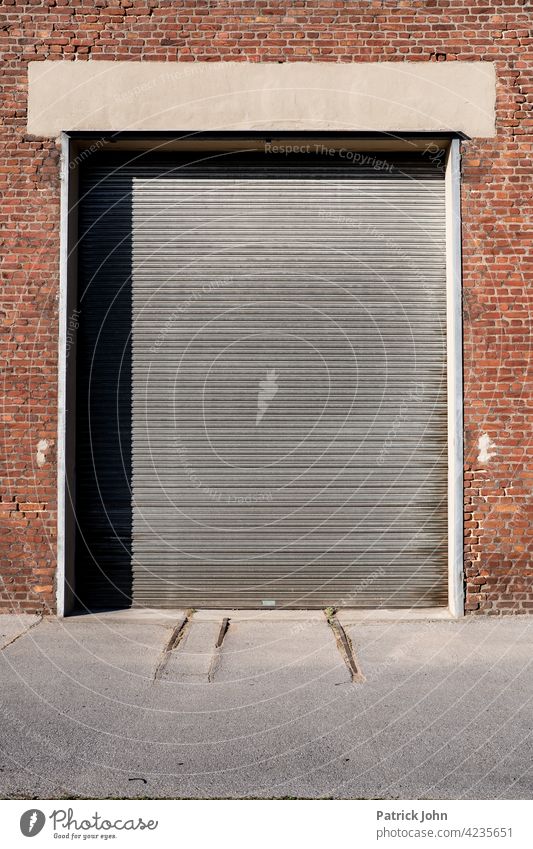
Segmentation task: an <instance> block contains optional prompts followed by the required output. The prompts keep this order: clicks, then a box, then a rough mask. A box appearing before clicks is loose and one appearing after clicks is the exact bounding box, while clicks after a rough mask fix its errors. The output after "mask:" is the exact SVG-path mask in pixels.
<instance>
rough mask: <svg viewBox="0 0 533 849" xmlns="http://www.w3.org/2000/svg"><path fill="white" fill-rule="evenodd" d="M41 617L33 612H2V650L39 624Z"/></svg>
mask: <svg viewBox="0 0 533 849" xmlns="http://www.w3.org/2000/svg"><path fill="white" fill-rule="evenodd" d="M41 618H42V617H41V616H38V615H35V614H32V613H21V614H10V613H2V614H0V651H1V650H2V649H3V648H5V647H6V646H8V645H10V643H13V642H15V640H18V638H19V637H21V636H22V634H25V633H26V631H28V630H29V629H30V628H33V627H34V626H35V625H37V623H38V622H40V621H41Z"/></svg>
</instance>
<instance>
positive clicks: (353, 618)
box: [336, 607, 455, 627]
mask: <svg viewBox="0 0 533 849" xmlns="http://www.w3.org/2000/svg"><path fill="white" fill-rule="evenodd" d="M336 615H337V619H338V620H339V621H340V623H341V624H342V626H343V627H347V626H349V625H359V624H364V623H369V624H373V623H377V622H427V621H432V622H433V621H435V620H438V621H447V620H449V619H455V617H454V616H453V615H452V614H451V613H450V611H449V609H448V608H447V607H428V608H425V607H420V608H412V609H406V610H399V609H396V610H352V609H349V608H342V609H340V610H338V611H337V614H336Z"/></svg>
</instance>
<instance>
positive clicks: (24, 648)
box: [0, 617, 533, 799]
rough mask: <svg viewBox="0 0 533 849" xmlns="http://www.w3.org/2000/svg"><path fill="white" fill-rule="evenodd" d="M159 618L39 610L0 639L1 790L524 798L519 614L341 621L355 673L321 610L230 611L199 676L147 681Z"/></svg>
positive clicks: (528, 776)
mask: <svg viewBox="0 0 533 849" xmlns="http://www.w3.org/2000/svg"><path fill="white" fill-rule="evenodd" d="M193 621H194V617H193ZM216 624H217V623H216V622H212V623H211V625H212V628H211V631H208V630H206V629H205V627H204V626H209V625H210V623H209V622H201V621H200V622H198V623H197V625H198V626H199V629H200V630H197V631H196V635H195V637H194V639H195V640H199V641H200V642H199V643H196V648H198V647H200V648H202V647H203V646H207V645H209V644H210V643H211V641H212V636H213V634H214V631H215V630H216ZM172 629H173V625H172V624H171V623H161V622H160V621H155V620H154V621H145V622H139V621H133V620H131V621H126V620H125V621H122V622H117V621H111V620H103V619H102V618H94V619H91V618H90V617H76V618H72V619H65V620H53V619H47V620H44V621H43V622H42V623H41V624H39V625H38V626H37V627H34V628H31V629H30V630H29V631H27V632H26V633H24V634H23V635H22V636H20V637H19V638H18V639H17V640H16V641H15V642H13V643H12V644H11V645H8V646H7V647H6V648H5V649H4V650H3V651H2V652H0V676H1V680H2V687H0V711H1V715H2V723H1V724H0V796H1V797H3V798H10V797H13V796H17V795H18V796H23V797H30V796H33V797H36V798H55V797H57V796H63V797H75V796H83V797H88V798H105V797H108V796H109V797H125V798H131V797H136V796H146V797H147V798H176V797H185V798H213V797H216V798H228V797H229V798H233V797H237V798H243V797H244V798H246V797H260V798H272V797H284V796H296V797H300V798H303V797H306V798H309V797H310V798H321V797H333V798H341V799H342V798H411V799H412V798H414V799H416V798H458V797H459V798H460V797H464V798H488V799H490V798H531V794H532V792H533V778H532V768H531V764H532V763H533V757H532V755H533V751H532V749H531V700H532V699H533V674H532V658H533V652H532V648H533V620H528V619H527V618H526V617H519V618H518V617H517V618H512V617H509V618H502V619H500V618H499V619H490V620H489V619H484V620H481V619H479V618H466V619H464V620H461V621H434V622H400V623H398V622H381V623H373V624H368V623H367V624H357V625H354V626H350V627H348V628H347V631H348V634H349V636H350V638H351V640H352V642H353V644H354V648H355V650H356V652H357V656H358V660H359V662H360V665H361V668H362V671H363V672H364V674H365V676H366V681H365V683H362V684H352V683H351V682H350V680H349V675H348V671H347V669H346V666H345V664H344V662H343V659H342V657H341V656H340V654H339V652H338V650H337V647H336V644H335V640H334V637H333V635H332V632H331V629H330V628H329V627H328V625H327V623H326V621H325V618H322V619H319V620H316V621H315V620H313V619H311V620H308V621H306V620H303V621H294V620H288V621H285V622H284V621H283V620H281V619H278V621H276V622H274V621H271V622H268V621H263V620H261V621H259V622H254V621H250V620H244V621H236V622H232V623H231V624H230V627H229V629H228V632H227V634H226V637H225V639H224V642H223V645H222V648H221V651H220V656H219V663H218V666H217V667H216V670H215V675H214V677H213V678H212V680H208V678H206V676H205V673H204V674H203V677H201V678H200V679H199V680H193V679H188V680H185V679H184V678H182V679H178V678H173V677H169V678H168V679H166V680H161V681H154V671H155V669H156V667H157V664H158V662H159V660H160V658H161V654H162V652H163V651H164V648H165V646H166V645H167V643H168V639H169V637H170V635H171V634H172ZM190 633H191V640H192V639H193V637H192V635H193V631H192V629H191V632H190ZM200 637H201V638H202V640H203V643H202V640H200ZM191 645H194V643H192V644H191ZM203 653H205V654H207V651H205V652H199V654H200V655H202V654H203ZM204 669H205V667H204Z"/></svg>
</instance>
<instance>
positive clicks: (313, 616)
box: [193, 609, 324, 623]
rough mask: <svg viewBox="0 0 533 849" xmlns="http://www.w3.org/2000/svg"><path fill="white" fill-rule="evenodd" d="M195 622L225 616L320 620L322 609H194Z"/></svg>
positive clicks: (240, 619) (236, 619)
mask: <svg viewBox="0 0 533 849" xmlns="http://www.w3.org/2000/svg"><path fill="white" fill-rule="evenodd" d="M193 617H194V621H195V622H213V621H215V622H219V621H221V620H222V619H224V618H225V617H227V618H229V619H231V621H232V622H270V623H272V622H321V621H322V620H323V619H324V612H323V611H322V610H231V609H227V610H195V611H194V614H193Z"/></svg>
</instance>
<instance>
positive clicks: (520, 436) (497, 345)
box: [0, 0, 533, 613]
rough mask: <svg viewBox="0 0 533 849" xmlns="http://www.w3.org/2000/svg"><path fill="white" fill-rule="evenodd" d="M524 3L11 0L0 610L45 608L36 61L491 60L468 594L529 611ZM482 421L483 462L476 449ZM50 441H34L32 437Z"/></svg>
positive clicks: (44, 390) (467, 270)
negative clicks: (33, 124) (29, 98)
mask: <svg viewBox="0 0 533 849" xmlns="http://www.w3.org/2000/svg"><path fill="white" fill-rule="evenodd" d="M530 13H531V9H530V7H529V8H528V0H510V2H509V0H497V2H496V0H493V2H491V3H476V2H467V0H466V1H465V0H452V2H447V0H393V1H391V0H368V2H357V1H356V2H344V0H335V2H327V0H297V1H296V2H253V1H252V0H251V1H250V2H248V0H238V2H229V3H225V2H216V0H211V2H207V0H205V2H201V0H196V1H195V0H184V2H177V1H176V0H172V2H171V0H167V2H160V0H148V2H146V0H145V1H144V2H143V0H120V2H119V0H85V2H84V0H81V2H78V0H48V2H46V3H43V2H39V0H36V2H32V3H27V4H25V3H21V2H16V0H4V12H3V21H2V22H1V23H0V46H1V50H2V54H3V59H4V67H3V73H2V101H1V104H0V109H1V117H2V125H3V126H2V137H3V139H2V140H3V153H2V160H1V163H0V189H1V192H2V195H3V198H4V202H3V206H2V209H1V212H0V226H1V240H2V260H1V267H0V268H1V285H2V294H1V311H0V326H1V328H2V338H1V350H2V359H3V360H5V363H4V362H3V363H2V365H3V366H4V369H5V370H4V369H3V374H4V375H5V378H4V386H3V393H2V402H3V403H2V423H3V433H2V463H3V464H5V469H6V474H5V476H4V477H3V481H4V483H3V490H2V493H1V494H2V502H1V504H0V523H1V529H2V536H1V543H0V555H1V567H0V575H2V578H3V584H2V582H1V581H0V609H2V608H3V609H9V608H11V607H15V608H16V609H19V610H36V609H42V608H43V607H44V608H45V609H47V608H48V609H53V605H54V591H53V575H54V567H55V550H56V535H55V521H56V512H55V511H56V486H55V474H56V454H55V451H56V425H57V414H56V403H57V394H56V365H57V354H56V347H57V298H58V216H59V173H58V150H57V148H56V145H55V143H54V142H53V141H50V140H39V139H37V140H35V139H32V138H30V137H28V136H27V134H26V131H25V126H26V95H27V82H26V63H27V62H28V61H30V60H39V59H70V60H75V61H95V60H98V59H131V60H140V59H142V60H144V61H148V60H167V61H183V62H185V61H186V62H194V61H244V60H248V61H272V62H280V61H291V62H292V61H316V62H361V61H384V60H387V61H398V62H402V61H420V62H434V61H448V62H453V61H455V60H463V61H468V60H485V61H493V62H495V63H496V68H497V77H498V100H497V103H498V108H497V137H496V139H491V140H477V141H473V142H468V143H465V144H463V157H464V160H463V167H464V170H463V189H462V196H463V198H462V200H463V222H464V246H463V252H464V253H463V255H464V301H465V308H464V325H465V330H464V337H465V436H466V474H465V478H466V480H465V569H466V576H467V605H466V606H467V609H468V610H469V611H473V612H474V611H475V612H489V613H498V612H507V611H513V612H517V613H518V612H522V613H524V612H526V611H527V610H533V587H532V571H533V570H532V568H531V552H532V544H531V533H530V529H529V527H528V515H527V501H526V496H527V492H528V482H529V483H530V477H529V479H528V474H529V475H530V472H528V467H527V461H526V456H525V450H526V444H527V441H528V439H527V438H528V419H527V407H526V399H527V394H526V393H527V383H526V379H527V378H526V369H527V357H528V334H527V320H528V302H527V290H526V280H527V275H528V272H529V273H530V274H531V271H532V270H533V269H532V263H531V259H530V258H529V257H528V247H530V243H529V244H528V241H527V239H528V234H527V230H526V227H525V224H524V218H525V214H526V204H527V202H528V197H527V194H528V183H527V180H528V178H530V177H531V116H530V115H528V112H527V106H528V100H529V102H531V91H532V84H531V76H530V74H528V63H531V59H532V52H533V51H532V47H531V38H528V22H530ZM483 434H487V435H488V437H489V439H490V441H491V442H490V443H489V446H492V444H493V446H494V447H489V451H488V454H489V455H491V456H490V458H489V459H488V460H485V461H479V460H478V453H479V448H478V441H479V438H480V436H482V435H483ZM41 440H46V441H47V442H48V448H47V450H46V451H45V452H44V456H43V452H41V454H40V458H39V462H38V461H37V456H38V444H39V443H40V442H41Z"/></svg>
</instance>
